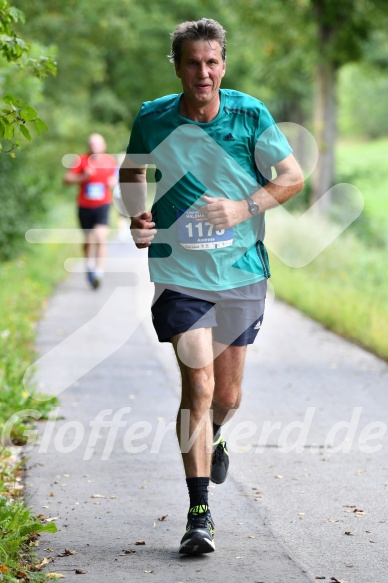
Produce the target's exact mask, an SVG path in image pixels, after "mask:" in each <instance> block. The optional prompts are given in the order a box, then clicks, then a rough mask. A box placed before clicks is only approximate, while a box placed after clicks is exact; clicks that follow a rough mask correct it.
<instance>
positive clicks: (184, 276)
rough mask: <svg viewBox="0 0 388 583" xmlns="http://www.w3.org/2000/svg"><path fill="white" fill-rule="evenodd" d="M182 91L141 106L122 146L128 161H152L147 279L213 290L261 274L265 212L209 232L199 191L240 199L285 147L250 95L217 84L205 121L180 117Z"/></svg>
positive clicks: (262, 179)
mask: <svg viewBox="0 0 388 583" xmlns="http://www.w3.org/2000/svg"><path fill="white" fill-rule="evenodd" d="M181 96H182V94H179V95H168V96H165V97H162V98H160V99H156V100H155V101H152V102H146V103H143V105H142V107H141V109H140V111H139V113H138V115H137V117H136V119H135V120H134V123H133V127H132V132H131V136H130V141H129V145H128V148H127V153H128V154H129V156H130V158H131V159H132V160H133V161H134V162H135V163H139V164H155V166H156V171H155V180H156V182H157V187H156V195H155V200H154V203H153V206H152V217H153V221H154V222H155V228H156V229H157V231H158V232H157V235H156V237H155V239H154V240H153V243H152V245H151V246H150V248H149V269H150V276H151V281H154V282H156V283H163V284H172V285H180V286H185V287H189V288H193V289H205V290H215V291H219V290H225V289H232V288H237V287H241V286H244V285H248V284H251V283H255V282H258V281H260V280H262V279H265V278H268V277H270V270H269V264H268V256H267V252H266V249H265V247H264V244H263V239H264V213H260V214H259V215H257V216H255V217H252V218H250V219H248V220H246V221H244V222H242V223H240V224H238V225H236V226H235V227H233V228H229V229H224V230H215V229H214V228H213V226H212V225H211V224H210V223H207V222H206V218H205V217H204V215H203V213H201V207H202V206H203V205H204V204H205V202H204V201H203V199H202V196H203V195H204V194H206V195H207V196H212V197H225V198H229V199H231V200H242V199H245V198H247V197H248V196H250V195H252V194H253V193H254V192H256V191H257V190H258V188H260V187H261V186H264V185H265V184H266V183H267V182H268V181H269V180H270V179H271V176H272V166H274V165H275V164H277V163H278V162H280V161H282V160H284V158H286V157H287V156H288V155H289V154H290V153H291V152H292V149H291V148H290V146H289V144H288V142H287V140H286V138H285V137H284V135H283V134H282V133H281V132H280V130H279V128H278V127H277V126H276V124H275V122H274V120H273V118H272V117H271V115H270V113H269V112H268V110H267V108H266V107H265V105H264V104H263V103H262V102H261V101H258V100H257V99H255V98H253V97H251V96H249V95H246V94H244V93H240V92H238V91H233V90H228V89H221V90H220V109H219V112H218V115H217V116H216V117H215V118H214V119H213V120H212V121H210V122H208V123H199V122H194V121H192V120H190V119H187V118H184V117H182V116H181V115H180V114H179V101H180V98H181ZM200 219H204V220H200Z"/></svg>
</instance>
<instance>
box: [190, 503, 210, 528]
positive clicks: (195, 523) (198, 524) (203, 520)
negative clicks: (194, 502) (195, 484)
mask: <svg viewBox="0 0 388 583" xmlns="http://www.w3.org/2000/svg"><path fill="white" fill-rule="evenodd" d="M196 508H198V507H196ZM203 508H206V511H205V512H201V513H200V514H197V513H195V512H192V511H191V509H190V512H189V515H188V527H189V528H190V529H191V528H207V527H208V526H211V518H210V511H209V509H207V507H203Z"/></svg>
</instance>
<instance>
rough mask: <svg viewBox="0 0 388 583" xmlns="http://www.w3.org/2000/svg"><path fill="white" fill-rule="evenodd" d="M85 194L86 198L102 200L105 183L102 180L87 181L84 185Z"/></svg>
mask: <svg viewBox="0 0 388 583" xmlns="http://www.w3.org/2000/svg"><path fill="white" fill-rule="evenodd" d="M85 196H86V198H87V199H88V200H103V199H104V198H105V184H104V183H103V182H89V184H86V186H85Z"/></svg>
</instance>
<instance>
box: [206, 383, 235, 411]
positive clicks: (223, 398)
mask: <svg viewBox="0 0 388 583" xmlns="http://www.w3.org/2000/svg"><path fill="white" fill-rule="evenodd" d="M240 401H241V390H240V386H239V385H236V386H232V387H228V388H227V390H222V389H221V390H218V391H217V390H216V391H215V393H214V397H213V404H214V405H216V406H217V407H218V409H222V410H223V411H224V412H225V413H227V412H228V411H230V410H231V409H238V408H239V406H240Z"/></svg>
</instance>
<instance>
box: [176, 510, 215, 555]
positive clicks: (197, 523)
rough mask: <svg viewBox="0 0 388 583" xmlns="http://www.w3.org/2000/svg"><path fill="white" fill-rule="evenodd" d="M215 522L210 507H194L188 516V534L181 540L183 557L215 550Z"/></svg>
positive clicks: (180, 549)
mask: <svg viewBox="0 0 388 583" xmlns="http://www.w3.org/2000/svg"><path fill="white" fill-rule="evenodd" d="M214 532H215V531H214V522H213V519H212V517H211V514H210V510H209V507H208V506H193V507H192V508H190V510H189V513H188V515H187V526H186V532H185V534H184V535H183V538H182V540H181V546H180V547H179V552H180V554H182V555H201V554H202V553H212V552H213V551H214V550H215V545H214V541H213V537H214Z"/></svg>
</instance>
